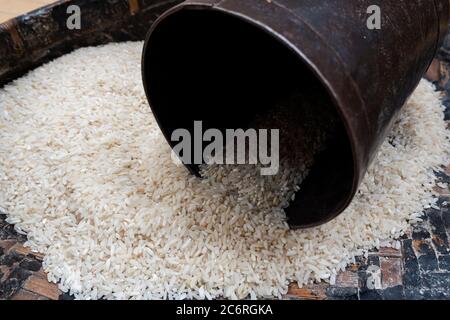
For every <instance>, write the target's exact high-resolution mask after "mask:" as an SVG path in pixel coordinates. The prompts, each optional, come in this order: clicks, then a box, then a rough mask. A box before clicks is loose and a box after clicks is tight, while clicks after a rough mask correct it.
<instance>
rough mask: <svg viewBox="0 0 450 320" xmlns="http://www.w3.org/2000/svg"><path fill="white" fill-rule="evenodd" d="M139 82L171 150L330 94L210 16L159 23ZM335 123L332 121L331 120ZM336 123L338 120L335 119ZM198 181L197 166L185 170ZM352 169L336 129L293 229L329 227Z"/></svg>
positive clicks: (250, 31) (264, 43)
mask: <svg viewBox="0 0 450 320" xmlns="http://www.w3.org/2000/svg"><path fill="white" fill-rule="evenodd" d="M143 59H144V72H143V74H144V75H143V77H144V82H145V85H146V91H147V95H148V97H149V100H150V103H151V106H152V109H153V111H154V114H155V115H156V117H157V121H158V123H159V125H160V126H161V128H162V129H163V132H164V134H165V136H166V137H167V138H168V140H169V143H170V136H171V134H172V131H173V130H175V129H178V128H186V129H188V130H190V131H192V130H193V122H194V120H202V121H203V130H206V129H207V128H218V129H233V128H247V126H248V125H249V122H250V121H251V120H252V119H253V118H254V116H255V114H258V113H261V112H266V111H268V110H270V109H271V108H273V107H274V106H275V105H276V104H277V102H279V101H281V100H282V99H283V98H284V97H286V96H289V95H290V94H291V93H292V92H294V91H296V90H297V91H298V90H302V91H303V92H305V94H311V93H314V94H317V95H320V96H321V97H325V98H326V99H328V101H329V103H330V104H333V101H332V99H331V98H330V96H329V94H328V91H327V90H326V89H325V88H324V87H323V85H322V83H321V82H320V81H319V80H318V79H317V77H316V76H315V75H314V73H313V72H312V71H311V70H310V68H309V67H308V66H307V65H306V64H305V63H303V62H302V60H301V59H300V58H299V57H298V55H297V54H296V53H294V51H293V50H291V49H289V48H288V47H287V46H286V45H285V44H283V43H282V42H281V41H279V40H278V39H276V38H275V37H274V36H272V35H270V34H269V33H268V32H264V31H262V30H261V29H260V28H259V27H257V26H255V25H253V24H251V23H248V22H246V21H244V20H242V19H240V18H237V17H234V16H231V15H228V14H226V13H222V12H218V11H212V10H192V9H191V10H188V9H184V10H180V11H178V12H176V13H174V14H172V15H170V16H168V17H167V18H165V19H164V20H162V21H161V22H160V23H159V24H158V26H157V27H156V29H155V30H154V32H153V33H152V34H151V37H150V40H149V42H148V44H147V46H146V49H145V52H144V58H143ZM337 116H338V115H337ZM338 117H339V116H338ZM188 167H189V169H190V170H191V172H192V173H194V174H198V166H195V165H190V166H188ZM353 170H354V165H353V157H352V150H351V146H350V142H349V139H348V135H347V133H346V130H345V128H344V125H343V124H341V125H340V127H339V128H338V130H337V133H336V135H335V136H334V137H333V141H332V143H329V144H328V147H327V149H326V150H325V151H324V152H322V153H321V154H320V155H319V156H318V157H317V159H316V161H315V164H314V167H313V169H312V171H311V172H310V174H309V176H308V178H307V179H306V180H305V181H304V182H303V184H302V186H301V190H300V191H299V192H298V193H297V195H296V199H295V201H294V202H293V203H291V205H290V207H289V208H288V209H287V210H286V212H287V215H288V218H289V223H290V224H291V225H292V226H293V227H309V226H314V225H317V224H318V223H319V222H325V221H328V220H330V219H332V218H333V217H334V216H335V215H336V214H337V212H336V211H337V210H340V209H341V208H342V207H343V206H344V205H345V204H346V201H347V200H348V197H349V194H350V192H351V189H352V185H353V176H354V172H353Z"/></svg>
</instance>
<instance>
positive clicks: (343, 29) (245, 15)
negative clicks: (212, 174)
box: [142, 0, 449, 228]
mask: <svg viewBox="0 0 450 320" xmlns="http://www.w3.org/2000/svg"><path fill="white" fill-rule="evenodd" d="M374 4H375V5H379V7H380V8H381V21H382V24H381V29H380V30H377V29H375V30H370V29H369V28H368V27H367V19H368V18H369V16H370V13H368V7H369V6H371V5H374ZM448 20H449V4H448V0H383V1H374V0H355V1H342V0H274V1H266V0H245V1H242V0H196V1H194V0H188V1H185V2H183V3H181V4H179V5H177V6H175V7H173V8H171V9H169V10H168V11H167V12H165V13H164V14H163V15H162V16H160V17H159V19H158V20H157V21H156V22H155V23H154V24H153V26H152V27H151V30H150V32H149V33H148V35H147V39H146V42H145V47H144V52H143V66H142V73H143V80H144V86H145V90H146V93H147V97H148V99H149V101H150V105H151V107H152V110H153V113H154V115H155V117H156V119H157V121H158V124H159V125H160V127H161V129H162V131H163V133H164V135H165V136H166V138H168V141H169V143H171V145H172V147H173V144H172V142H171V141H170V137H171V133H172V132H173V130H175V129H177V128H187V129H188V130H192V129H193V128H192V127H193V122H194V120H202V121H203V123H204V126H205V127H211V128H219V129H223V128H239V127H245V125H246V123H248V121H249V119H251V117H252V115H254V114H255V113H256V112H259V111H261V110H265V109H270V107H271V106H273V105H274V104H275V103H276V101H279V100H280V99H282V98H283V96H285V95H288V94H289V92H291V91H292V90H294V89H295V88H306V89H305V90H308V91H309V90H316V91H317V90H319V91H320V92H321V94H322V95H323V96H326V97H327V99H328V101H329V103H330V104H331V105H334V107H335V109H336V112H337V114H338V115H339V117H340V119H341V122H342V124H341V126H342V127H341V130H340V131H339V133H338V134H337V135H336V137H335V140H334V141H333V143H332V144H331V146H330V147H329V148H328V149H327V150H326V151H324V152H323V153H322V154H321V155H320V156H319V157H318V159H317V160H316V162H315V164H314V167H313V168H312V170H311V173H310V174H309V176H308V177H307V178H306V179H305V181H304V182H303V184H302V187H301V190H300V191H299V192H298V193H297V196H296V199H295V201H293V203H292V204H291V205H290V207H289V208H288V209H287V210H286V212H287V215H288V218H289V223H290V225H291V226H292V227H294V228H295V227H296V228H305V227H312V226H317V225H320V224H322V223H325V222H328V221H330V220H331V219H333V218H335V217H336V216H337V215H339V214H340V213H341V212H342V211H344V210H345V208H347V207H348V206H349V204H350V202H351V201H352V199H353V197H354V196H355V194H356V192H357V190H358V186H359V185H360V183H361V181H362V179H363V177H364V175H365V173H366V171H367V169H368V166H369V165H370V163H371V161H372V159H373V158H374V156H375V155H376V153H377V150H378V148H379V146H380V144H381V143H382V142H383V141H384V139H385V137H386V135H387V133H388V130H389V128H390V127H391V124H392V123H393V122H394V121H395V119H396V115H397V114H398V112H399V110H400V109H401V108H402V106H403V105H404V103H405V102H406V100H407V99H408V97H409V96H410V95H411V93H412V92H413V91H414V89H415V88H416V87H417V85H418V83H419V81H420V79H421V77H422V75H423V74H424V73H425V71H426V70H427V68H428V66H429V65H430V63H431V61H432V59H433V57H434V56H435V54H436V51H437V49H438V48H439V47H440V44H441V42H442V41H443V38H444V36H445V33H446V31H447V26H448ZM187 167H188V169H189V170H190V171H191V172H192V173H194V174H198V167H197V166H194V165H187Z"/></svg>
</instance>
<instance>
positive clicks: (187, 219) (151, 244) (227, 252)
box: [0, 42, 449, 299]
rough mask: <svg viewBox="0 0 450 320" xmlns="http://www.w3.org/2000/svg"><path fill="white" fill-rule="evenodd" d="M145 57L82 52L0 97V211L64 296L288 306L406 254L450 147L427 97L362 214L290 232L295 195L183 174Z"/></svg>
mask: <svg viewBox="0 0 450 320" xmlns="http://www.w3.org/2000/svg"><path fill="white" fill-rule="evenodd" d="M141 49H142V43H140V42H139V43H122V44H110V45H107V46H103V47H98V48H86V49H81V50H78V51H76V52H74V53H72V54H69V55H66V56H64V57H62V58H59V59H57V60H55V61H54V62H51V63H49V64H47V65H44V66H42V67H40V68H38V69H36V70H34V71H32V72H31V73H29V74H28V75H27V76H25V77H23V78H21V79H19V80H16V81H14V82H13V83H11V84H10V85H7V86H6V87H5V88H3V89H0V205H1V206H2V208H3V209H2V211H4V212H5V213H7V214H8V218H7V221H8V222H9V223H12V224H15V228H16V230H17V231H19V232H24V233H26V234H27V235H28V241H27V243H26V245H28V246H30V247H31V248H32V249H33V250H36V251H39V252H42V253H44V254H45V259H44V268H45V270H46V271H47V272H48V277H49V280H51V281H55V282H57V281H59V283H60V288H61V289H62V290H63V291H70V293H73V294H75V296H76V297H77V298H81V299H96V298H100V297H104V298H108V299H118V298H135V299H144V298H145V299H149V298H164V299H166V298H169V299H181V298H195V299H203V298H208V299H209V298H216V297H223V296H224V297H227V298H245V297H251V298H256V297H273V296H275V297H281V296H282V295H283V294H284V293H286V292H287V287H288V284H289V283H290V282H291V281H298V282H299V284H300V285H302V284H306V283H309V282H312V281H320V280H326V281H329V282H331V283H332V282H333V281H334V279H335V276H336V273H337V272H339V271H340V270H342V269H344V268H345V266H346V265H347V264H348V263H349V262H351V261H353V260H354V257H355V255H361V254H364V253H366V252H367V250H368V249H370V248H373V247H379V246H381V245H394V246H395V245H398V243H397V242H396V241H394V240H393V239H395V238H397V237H399V236H400V235H402V234H403V232H404V231H405V230H406V229H407V228H408V227H409V226H410V224H411V223H414V222H417V221H419V220H420V219H419V216H420V212H421V211H422V210H423V208H424V207H427V206H430V205H433V203H435V201H436V199H435V198H434V197H433V194H432V187H433V186H434V184H435V176H434V174H433V169H435V170H438V169H439V166H440V165H442V164H446V163H447V151H448V150H449V143H448V142H449V140H448V132H447V130H446V124H445V122H444V120H443V112H442V110H443V109H442V106H441V103H440V99H439V94H438V93H436V92H434V88H433V87H432V85H431V84H429V83H427V82H425V81H423V82H422V83H421V84H420V86H419V87H418V89H417V91H416V92H415V94H414V95H413V97H412V98H411V99H410V101H409V103H408V105H407V106H406V107H405V108H404V110H403V112H402V115H401V118H400V120H399V121H398V122H397V123H396V124H395V127H394V129H393V131H392V137H391V141H392V144H390V143H388V142H386V143H384V144H383V146H382V148H381V151H380V153H379V155H378V158H377V159H376V161H375V163H374V165H373V166H372V168H371V169H370V172H369V174H368V175H367V177H366V179H365V181H364V183H363V185H362V186H361V189H360V191H359V193H358V195H357V197H356V198H355V200H354V202H353V203H352V205H351V206H350V207H349V208H348V209H347V210H346V211H345V212H344V213H343V214H342V215H341V216H339V217H338V218H337V219H335V220H333V221H332V222H331V223H328V224H326V225H323V226H321V227H318V228H313V229H309V230H297V231H292V230H290V229H289V228H288V226H287V224H286V222H285V216H284V213H283V210H282V201H279V202H276V201H274V200H273V198H274V197H283V196H286V197H287V194H288V193H289V192H292V190H284V191H283V192H284V193H283V194H281V195H279V194H276V191H275V190H271V191H270V192H267V190H264V188H253V189H251V190H249V191H248V192H246V193H245V192H241V193H239V192H238V193H234V192H228V190H227V188H226V187H225V186H226V185H227V184H228V185H231V184H234V185H240V183H241V182H242V181H243V179H244V178H245V177H243V176H242V175H240V174H234V175H226V176H221V175H216V176H215V177H216V179H203V180H201V179H197V178H194V177H192V176H191V175H190V174H189V173H188V172H187V171H186V170H185V168H184V167H177V166H176V165H174V164H173V162H172V161H171V157H170V156H171V155H170V150H169V147H168V145H167V143H166V141H165V140H164V138H163V136H162V134H161V133H160V131H159V128H158V126H157V124H156V122H155V120H154V118H153V116H152V114H151V111H150V108H149V107H148V104H147V101H146V98H145V95H144V91H143V88H142V84H141V77H140V57H141ZM393 145H395V147H394V146H393ZM285 170H287V171H285ZM216 173H217V172H216ZM280 174H281V175H283V174H285V175H286V176H285V177H286V179H289V178H290V177H289V170H288V169H283V170H282V171H281V172H280ZM277 179H278V178H277ZM238 189H239V188H238ZM288 189H289V188H288ZM251 197H255V198H253V199H258V201H257V202H256V204H257V205H255V203H254V201H250V200H249V199H251Z"/></svg>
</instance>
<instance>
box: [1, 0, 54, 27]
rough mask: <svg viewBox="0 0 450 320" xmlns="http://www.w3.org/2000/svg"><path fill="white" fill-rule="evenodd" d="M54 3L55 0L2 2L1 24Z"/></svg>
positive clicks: (10, 0) (8, 0) (3, 0)
mask: <svg viewBox="0 0 450 320" xmlns="http://www.w3.org/2000/svg"><path fill="white" fill-rule="evenodd" d="M53 2H55V0H0V23H2V22H5V21H7V20H9V19H12V18H14V17H17V16H19V15H21V14H24V13H28V12H30V11H33V10H35V9H38V8H40V7H42V6H44V5H46V4H50V3H53Z"/></svg>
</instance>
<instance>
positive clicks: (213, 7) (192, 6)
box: [142, 0, 449, 228]
mask: <svg viewBox="0 0 450 320" xmlns="http://www.w3.org/2000/svg"><path fill="white" fill-rule="evenodd" d="M436 1H440V5H444V6H446V8H444V10H442V7H441V8H439V7H438V4H437V3H436ZM444 2H445V3H446V4H443V1H441V0H434V4H435V8H436V14H437V15H438V19H439V23H438V30H437V31H438V39H437V46H436V51H437V50H438V48H439V42H440V41H441V40H442V38H443V36H444V35H445V33H446V30H443V27H445V28H446V27H447V25H448V18H449V10H448V9H449V8H448V7H449V4H448V2H447V0H444ZM440 9H441V10H440ZM181 10H205V11H216V12H221V13H225V14H228V15H230V16H233V17H235V18H238V19H240V20H241V21H243V22H245V23H249V24H250V25H252V26H254V27H256V28H258V29H260V30H261V31H263V32H265V33H266V34H268V35H269V36H271V37H272V38H273V39H274V40H276V41H278V42H280V43H281V44H282V45H284V46H285V47H286V49H288V50H290V51H292V52H293V53H294V54H296V55H297V56H298V58H299V59H300V61H301V62H302V63H303V64H304V65H305V66H306V67H307V68H309V69H310V70H311V71H312V73H313V74H314V76H315V77H316V78H317V79H318V80H319V81H320V82H321V83H322V85H323V88H324V89H325V91H326V92H327V94H328V95H329V97H330V99H331V100H332V102H333V104H334V107H335V109H336V111H337V112H338V114H339V117H340V119H341V121H342V123H343V125H344V127H345V130H346V134H347V138H348V140H349V143H350V146H351V150H352V151H351V152H352V159H353V177H352V187H351V189H350V192H349V193H348V194H347V195H346V198H345V201H343V202H342V204H341V205H340V206H339V207H337V208H336V210H334V211H333V212H332V213H330V215H328V216H326V219H324V220H321V221H318V222H314V223H311V224H307V225H301V226H294V227H295V228H310V227H315V226H318V225H322V224H325V223H327V222H329V221H331V220H333V219H334V218H336V217H337V216H339V215H340V214H341V213H342V212H343V211H344V210H345V209H346V208H347V207H348V206H349V204H350V203H351V201H352V199H353V198H354V196H355V194H356V193H357V191H358V187H359V185H360V182H361V180H362V177H363V175H362V174H361V171H362V170H363V167H364V165H363V163H362V162H361V161H362V159H361V157H359V156H358V154H357V153H358V151H357V149H358V147H357V145H358V135H357V133H356V132H355V131H354V128H352V126H351V125H350V123H351V120H350V117H349V115H348V114H346V113H345V112H344V108H342V106H343V104H344V103H343V101H342V100H341V97H339V95H338V93H337V92H336V91H335V90H334V89H333V87H332V85H331V83H330V82H329V81H328V80H327V78H326V76H325V75H324V74H323V73H322V72H321V71H320V69H319V68H318V67H317V65H316V64H314V63H313V62H312V61H311V60H310V59H309V58H308V56H306V55H305V54H304V53H303V52H302V50H301V48H298V47H297V46H296V45H295V44H293V43H292V42H291V41H290V40H289V39H287V38H286V37H284V36H283V35H282V34H280V33H279V32H277V31H276V30H274V29H272V28H270V27H269V26H267V25H266V24H264V23H262V22H261V21H259V20H257V19H254V18H252V17H251V16H248V15H246V14H242V13H241V12H238V11H235V10H232V9H229V8H224V7H221V6H220V1H217V2H216V3H211V2H202V1H201V0H197V1H188V2H184V3H181V4H179V5H176V6H174V7H173V8H171V9H169V10H168V11H166V12H165V13H164V14H162V15H161V16H160V17H159V18H158V19H157V20H156V21H155V22H154V24H153V25H152V26H151V28H150V30H149V32H148V33H147V36H146V40H145V45H144V49H143V53H144V54H143V55H142V70H146V68H145V53H146V52H147V50H148V48H149V47H150V46H151V41H150V38H151V35H152V33H153V31H155V29H156V28H157V27H158V25H159V24H160V22H161V21H163V20H164V19H166V18H167V17H169V16H171V15H173V14H175V13H177V12H179V11H181ZM439 12H440V14H439ZM296 18H299V17H297V16H296ZM321 41H322V39H321ZM322 42H323V41H322ZM324 45H326V44H324ZM332 51H333V50H332ZM333 53H334V52H333ZM334 54H336V53H334ZM142 78H143V83H144V88H145V93H146V95H147V99H148V101H149V104H150V107H151V108H153V105H152V99H151V94H150V92H149V89H148V88H149V86H148V85H147V80H146V76H145V73H144V72H143V74H142ZM357 95H358V96H359V98H361V96H360V93H359V92H358V93H357ZM155 118H156V121H157V123H158V125H159V126H160V128H163V127H162V126H161V123H160V121H159V119H158V116H157V114H155ZM163 134H164V136H165V138H166V139H167V141H169V142H170V136H169V135H168V132H165V131H164V130H163ZM188 168H189V167H188ZM189 170H190V171H191V172H192V170H191V168H189Z"/></svg>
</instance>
